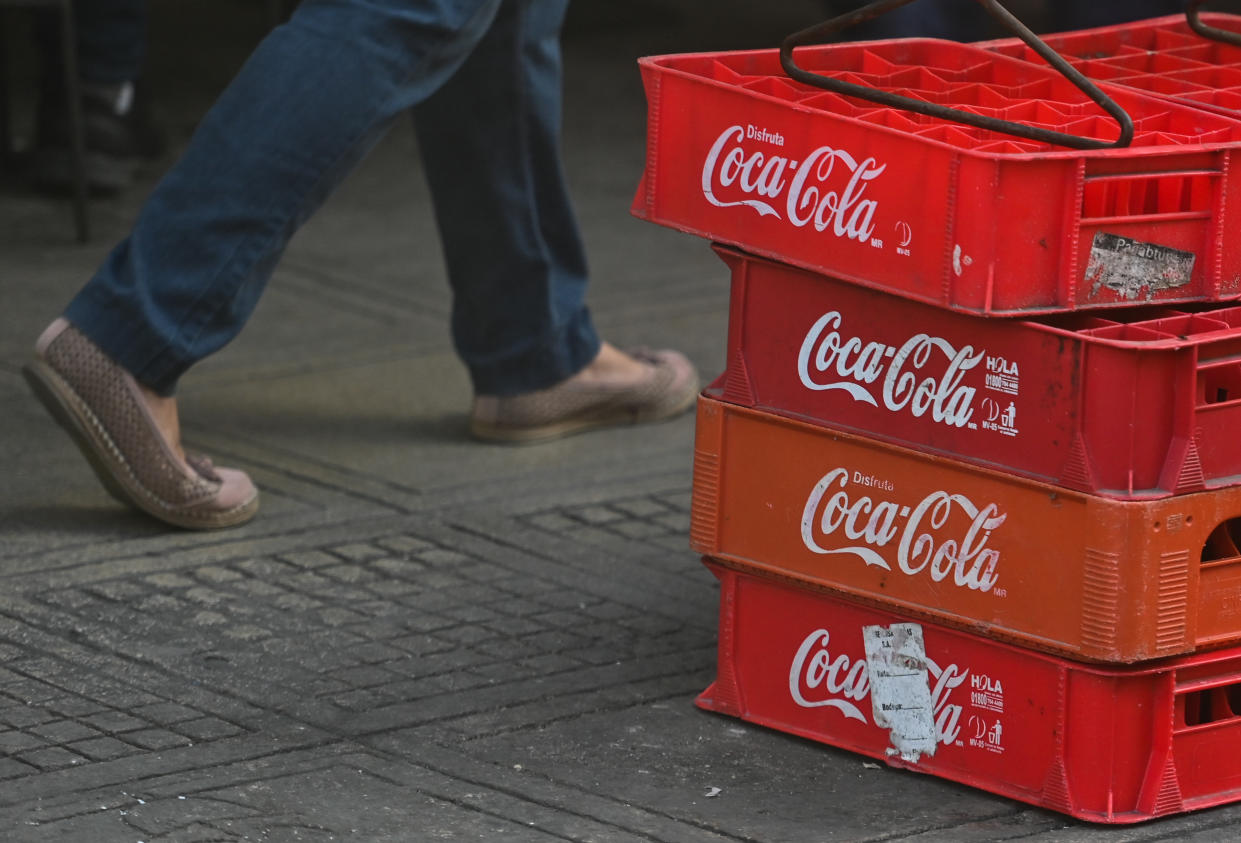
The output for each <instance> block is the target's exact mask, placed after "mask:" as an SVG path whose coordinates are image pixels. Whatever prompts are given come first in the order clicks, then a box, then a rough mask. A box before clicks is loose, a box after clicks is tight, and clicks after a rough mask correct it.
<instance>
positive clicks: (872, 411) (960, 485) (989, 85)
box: [634, 16, 1241, 822]
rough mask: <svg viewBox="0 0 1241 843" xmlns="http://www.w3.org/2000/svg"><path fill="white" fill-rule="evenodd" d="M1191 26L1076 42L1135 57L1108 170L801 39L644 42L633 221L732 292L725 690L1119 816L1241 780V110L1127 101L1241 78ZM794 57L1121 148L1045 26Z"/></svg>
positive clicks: (705, 470) (714, 470) (1097, 160)
mask: <svg viewBox="0 0 1241 843" xmlns="http://www.w3.org/2000/svg"><path fill="white" fill-rule="evenodd" d="M1212 17H1213V18H1215V17H1217V16H1212ZM1218 18H1219V20H1217V21H1216V22H1217V23H1222V25H1226V26H1232V27H1233V28H1237V29H1241V21H1238V22H1236V23H1234V21H1236V20H1237V19H1234V18H1231V17H1229V16H1218ZM1184 24H1185V21H1184V19H1183V18H1165V19H1157V20H1154V21H1147V22H1142V23H1139V24H1135V25H1131V26H1127V27H1118V28H1113V29H1111V30H1097V31H1091V32H1088V33H1069V34H1066V35H1064V36H1061V37H1059V39H1058V40H1053V41H1052V46H1053V47H1055V48H1057V49H1058V50H1059V51H1061V52H1062V53H1064V54H1066V55H1070V56H1072V55H1075V52H1074V51H1075V50H1076V55H1080V56H1098V55H1110V56H1112V57H1113V60H1114V61H1115V62H1116V63H1117V64H1118V66H1119V67H1121V68H1123V70H1124V72H1126V73H1128V74H1129V76H1128V77H1126V78H1125V79H1123V80H1122V81H1123V82H1124V83H1125V86H1115V87H1108V88H1107V92H1108V94H1109V96H1111V97H1112V98H1113V99H1114V100H1115V101H1116V102H1117V103H1118V104H1119V105H1120V106H1121V107H1123V108H1124V109H1125V111H1126V112H1127V113H1128V114H1129V115H1130V116H1131V117H1132V119H1133V121H1134V126H1135V135H1134V140H1133V143H1132V144H1131V145H1130V146H1128V147H1125V148H1120V149H1105V150H1097V151H1086V152H1083V151H1075V150H1071V149H1066V148H1063V147H1058V146H1051V145H1049V144H1046V143H1037V142H1031V141H1027V140H1022V139H1019V138H1013V137H1008V136H1005V135H1002V134H999V133H996V132H989V131H983V130H977V129H973V128H970V127H968V126H964V125H957V124H953V123H948V122H945V121H942V120H934V119H928V118H921V117H918V116H916V115H912V114H908V113H905V112H901V111H897V110H894V109H891V108H884V107H876V106H874V105H871V104H869V103H865V102H862V101H860V100H857V99H853V98H848V97H844V96H840V95H838V94H834V93H828V92H824V91H821V90H818V89H815V88H812V87H809V86H805V85H800V84H798V83H796V82H793V81H792V80H790V79H788V78H787V76H785V74H784V73H783V72H782V70H781V68H780V65H779V62H778V57H777V56H776V54H775V51H754V52H743V53H726V54H694V55H682V56H662V57H656V58H652V59H646V60H643V62H642V64H641V66H642V71H643V76H644V81H645V84H646V87H647V94H648V101H649V103H650V117H649V123H648V160H647V169H646V172H645V175H644V179H643V183H642V185H641V186H640V188H639V191H638V195H637V198H636V200H635V205H634V212H635V213H636V214H637V215H638V216H641V217H643V218H646V219H650V220H652V221H655V222H659V223H661V224H665V225H670V226H673V227H675V228H678V229H681V230H684V231H689V232H692V233H695V234H699V235H702V236H704V237H707V238H710V239H711V240H713V241H715V242H716V244H717V245H715V247H714V248H715V249H716V251H717V252H718V253H719V255H720V257H721V258H722V259H723V260H724V262H725V263H726V264H727V266H728V268H729V271H730V275H731V304H730V317H729V326H728V359H727V366H726V370H725V373H724V375H723V376H722V377H721V378H720V379H719V380H717V381H716V382H715V383H714V384H713V385H712V386H711V387H709V388H708V389H707V390H706V391H705V392H704V393H703V395H702V397H701V399H700V401H699V408H698V428H697V437H696V445H695V462H694V490H693V518H692V534H691V543H692V546H693V547H694V548H695V549H696V550H698V551H700V552H701V553H702V554H704V557H705V561H706V563H707V564H708V566H709V567H710V568H711V569H712V571H713V572H714V573H715V574H716V576H717V577H718V578H719V580H720V582H721V609H720V630H719V638H720V644H719V659H718V661H719V664H718V678H717V680H716V682H715V683H714V684H713V685H712V686H711V687H710V688H709V689H707V691H705V692H704V693H703V695H702V696H701V697H700V699H699V703H700V705H702V706H703V707H705V708H708V709H711V710H715V711H719V712H723V713H727V714H731V715H735V716H739V717H742V718H745V719H746V720H749V721H752V722H755V723H760V724H764V725H767V726H771V727H774V728H777V729H780V730H783V731H786V732H790V733H793V734H797V735H802V736H805V737H808V738H812V739H815V740H819V741H823V742H826V743H829V744H832V745H835V746H840V747H844V748H847V749H851V750H854V751H857V752H860V753H864V754H867V755H871V756H875V757H879V758H884V759H885V760H887V761H888V763H890V764H893V765H896V766H903V767H908V768H911V769H914V770H918V771H922V772H927V773H932V774H935V775H939V776H943V777H946V778H950V779H953V780H957V781H961V782H964V783H967V784H971V785H974V786H977V787H980V788H983V789H986V790H989V791H993V792H996V793H1001V794H1004V795H1007V796H1010V797H1013V798H1016V799H1021V800H1024V801H1028V802H1031V803H1034V804H1038V805H1042V806H1044V807H1048V808H1052V809H1056V810H1060V811H1063V812H1065V813H1068V814H1072V815H1074V816H1077V817H1081V818H1084V819H1090V820H1094V821H1100V822H1133V821H1137V820H1143V819H1149V818H1151V817H1155V816H1160V815H1164V814H1169V813H1174V812H1179V811H1186V810H1193V809H1196V808H1201V807H1207V806H1209V805H1215V804H1220V803H1222V802H1227V801H1232V800H1235V799H1238V798H1241V790H1239V788H1241V551H1239V550H1238V546H1237V543H1238V541H1239V540H1241V485H1238V481H1239V479H1241V436H1238V435H1237V430H1238V425H1239V423H1241V307H1239V306H1236V305H1235V304H1229V303H1228V302H1229V300H1231V299H1235V298H1236V297H1237V296H1238V294H1241V286H1239V285H1241V240H1239V239H1238V238H1236V237H1235V236H1234V237H1229V236H1228V235H1229V232H1234V231H1236V230H1237V223H1236V218H1237V215H1238V213H1241V210H1239V209H1241V204H1239V203H1241V168H1239V167H1238V166H1237V165H1238V164H1241V161H1237V160H1234V158H1235V154H1236V152H1237V150H1241V122H1238V121H1237V120H1236V119H1233V118H1232V117H1229V116H1226V115H1224V114H1222V113H1220V110H1218V109H1217V110H1212V108H1210V103H1208V102H1206V101H1205V97H1204V98H1201V99H1200V100H1199V101H1197V102H1192V101H1185V102H1178V101H1174V100H1170V99H1167V98H1162V99H1161V98H1155V97H1152V96H1150V95H1148V94H1147V93H1140V92H1138V91H1136V90H1133V88H1140V87H1142V85H1141V83H1142V82H1143V81H1147V82H1150V83H1152V84H1153V83H1155V82H1158V83H1159V84H1160V85H1164V84H1166V82H1167V79H1168V73H1169V72H1168V71H1167V69H1166V65H1167V63H1168V62H1174V61H1182V62H1189V63H1194V62H1196V63H1197V64H1198V65H1201V66H1203V67H1206V68H1208V69H1210V68H1218V67H1220V66H1221V65H1223V64H1225V63H1229V62H1230V63H1232V64H1235V65H1236V66H1237V68H1241V48H1231V47H1230V48H1221V47H1220V45H1218V44H1216V45H1207V47H1206V49H1207V51H1208V52H1207V53H1204V47H1203V40H1202V39H1201V38H1200V37H1199V36H1197V35H1195V34H1194V33H1191V32H1189V31H1188V30H1187V29H1186V28H1185V25H1184ZM1101 39H1104V40H1105V39H1111V43H1108V44H1100V43H1099V42H1100V40H1101ZM1143 39H1145V41H1146V42H1147V43H1139V42H1141V41H1142V40H1143ZM988 48H989V49H988ZM802 54H804V55H803V56H802V58H801V61H802V62H803V64H804V65H805V66H808V67H813V68H814V69H815V71H816V72H819V73H824V74H830V75H832V76H835V77H837V78H842V79H846V80H848V81H852V82H855V83H858V84H864V85H867V86H870V87H874V88H881V89H886V90H896V91H899V92H901V93H904V94H907V95H910V96H914V97H919V98H923V99H929V100H938V101H942V102H945V103H949V104H952V105H957V106H961V105H962V104H964V107H967V108H970V109H971V110H975V111H978V112H980V113H985V114H991V115H994V116H997V117H1001V118H1003V119H1009V120H1015V121H1019V122H1023V123H1027V124H1032V125H1040V126H1045V127H1047V128H1050V129H1053V130H1056V131H1063V132H1067V133H1073V134H1079V135H1087V136H1095V137H1107V136H1108V133H1109V132H1110V133H1111V134H1112V136H1114V135H1115V133H1116V129H1115V126H1114V124H1109V123H1108V118H1106V117H1105V116H1101V113H1100V111H1099V108H1098V106H1096V105H1095V104H1094V103H1091V102H1089V101H1088V100H1086V98H1085V97H1084V96H1083V95H1082V94H1081V93H1080V92H1079V91H1078V90H1077V89H1076V88H1074V87H1072V86H1071V85H1069V83H1068V82H1067V81H1066V80H1064V79H1063V78H1062V77H1060V76H1058V75H1057V74H1056V73H1055V72H1053V71H1051V70H1050V69H1049V68H1047V67H1045V66H1039V65H1037V64H1035V63H1033V62H1029V61H1023V60H1022V59H1025V58H1027V56H1025V55H1024V54H1023V47H1022V45H1020V44H1019V43H1017V44H1012V43H996V44H992V45H987V48H984V47H983V46H968V45H961V44H953V43H949V42H941V41H931V40H905V41H889V42H874V43H870V44H837V45H831V46H826V47H821V48H812V49H807V50H804V51H802ZM802 54H799V55H802ZM1135 57H1136V58H1135ZM1090 61H1092V60H1091V59H1086V58H1083V59H1079V60H1077V61H1076V63H1078V64H1079V66H1083V70H1086V71H1087V72H1091V71H1092V70H1093V71H1094V72H1095V73H1096V74H1102V75H1103V76H1104V77H1107V78H1110V77H1115V76H1117V75H1118V73H1120V71H1117V70H1114V69H1113V70H1112V71H1107V68H1100V67H1097V66H1092V67H1086V66H1085V65H1087V64H1089V63H1090ZM1143 62H1145V64H1143ZM1158 62H1163V64H1162V65H1160V66H1158V67H1156V66H1155V65H1156V64H1157V63H1158ZM1097 64H1098V62H1097V61H1096V65H1097ZM1190 69H1191V70H1192V69H1193V68H1192V67H1191V68H1190ZM1234 70H1235V69H1234ZM1238 75H1241V74H1238ZM1187 78H1188V77H1187ZM1135 79H1136V83H1135ZM1126 86H1128V87H1126ZM1199 87H1200V88H1201V89H1203V90H1206V91H1214V92H1215V93H1216V94H1218V95H1220V96H1221V97H1222V96H1224V93H1225V92H1223V91H1221V90H1220V86H1219V85H1218V84H1217V85H1216V86H1215V87H1214V88H1212V87H1211V85H1210V84H1209V83H1203V84H1201V85H1200V86H1199ZM1238 96H1241V92H1238ZM723 243H728V244H733V245H720V244H723ZM737 247H740V248H737Z"/></svg>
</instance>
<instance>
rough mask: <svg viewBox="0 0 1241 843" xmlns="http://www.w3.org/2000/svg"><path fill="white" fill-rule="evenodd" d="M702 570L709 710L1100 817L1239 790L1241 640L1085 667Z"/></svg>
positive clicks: (1134, 814) (1154, 810)
mask: <svg viewBox="0 0 1241 843" xmlns="http://www.w3.org/2000/svg"><path fill="white" fill-rule="evenodd" d="M708 567H710V568H711V569H712V571H714V572H715V574H716V576H717V577H719V579H720V584H721V588H720V628H719V657H718V677H717V679H716V681H715V683H714V684H712V685H711V686H710V687H709V688H707V689H706V691H704V692H703V694H702V695H701V696H700V697H699V698H698V705H700V706H701V707H703V708H705V709H709V710H711V711H715V712H719V713H721V714H727V715H731V716H734V717H740V718H742V719H744V720H747V721H749V722H752V723H756V724H760V725H763V726H768V727H771V728H774V729H779V730H781V731H783V732H788V733H791V734H794V735H799V736H801V737H805V738H809V739H811V740H815V741H820V742H822V743H826V744H831V745H832V746H836V747H841V748H843V749H847V750H851V751H853V752H858V753H862V754H864V755H868V756H871V757H874V758H880V759H883V760H884V761H886V762H887V763H888V764H890V765H892V766H894V767H901V768H906V769H909V770H913V771H915V772H920V773H928V774H931V775H935V776H939V777H942V778H946V779H951V780H953V781H957V782H962V783H964V784H968V785H971V786H973V787H977V788H981V789H983V790H987V791H990V792H992V793H998V794H1001V795H1004V796H1007V797H1010V798H1012V799H1019V800H1022V801H1025V802H1029V803H1032V804H1034V805H1038V806H1041V807H1043V808H1049V809H1051V810H1055V811H1060V812H1062V813H1065V814H1070V815H1072V816H1074V817H1077V818H1080V819H1084V820H1089V821H1093V822H1100V823H1133V822H1139V821H1142V820H1149V819H1151V818H1153V817H1159V816H1165V815H1168V814H1174V813H1180V812H1184V811H1193V810H1197V809H1201V808H1209V807H1212V806H1215V805H1221V804H1224V803H1228V802H1235V801H1237V800H1238V799H1241V648H1237V647H1232V648H1229V649H1226V650H1217V651H1215V652H1212V653H1204V654H1198V655H1193V656H1182V657H1179V658H1176V659H1168V660H1163V661H1160V662H1157V663H1154V664H1146V665H1142V666H1140V667H1129V666H1125V667H1115V666H1113V667H1103V666H1097V665H1086V664H1081V663H1077V662H1072V661H1068V660H1066V659H1062V658H1057V657H1054V656H1050V655H1045V654H1042V653H1038V652H1035V651H1033V650H1029V649H1024V648H1019V647H1012V646H1008V645H1006V644H1003V643H1000V642H996V641H992V640H988V639H986V638H982V637H979V636H976V635H971V634H968V633H965V632H962V631H959V630H954V629H949V628H947V627H943V626H939V625H934V624H922V623H917V622H911V621H910V619H909V618H907V617H902V616H899V615H894V614H891V613H889V612H886V611H879V610H876V609H873V608H870V607H866V606H860V605H856V604H851V603H849V602H847V601H843V600H840V599H838V598H835V597H832V596H830V595H828V594H824V593H818V592H814V591H810V590H807V589H805V588H798V587H796V586H795V585H793V584H790V583H786V582H778V581H775V580H772V579H769V578H765V577H761V576H756V575H753V574H750V573H745V572H740V571H736V570H730V569H727V568H723V567H720V566H719V565H715V564H711V563H708Z"/></svg>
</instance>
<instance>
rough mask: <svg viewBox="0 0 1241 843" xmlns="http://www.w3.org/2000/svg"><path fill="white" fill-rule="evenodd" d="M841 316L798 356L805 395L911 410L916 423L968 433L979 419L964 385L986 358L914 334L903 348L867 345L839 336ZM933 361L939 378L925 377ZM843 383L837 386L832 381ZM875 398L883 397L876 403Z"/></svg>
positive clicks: (832, 315)
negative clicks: (837, 394) (831, 394)
mask: <svg viewBox="0 0 1241 843" xmlns="http://www.w3.org/2000/svg"><path fill="white" fill-rule="evenodd" d="M842 321H843V317H842V316H841V314H840V313H839V312H838V311H835V310H833V311H830V312H828V313H825V314H823V315H822V316H820V317H819V319H818V320H817V321H816V322H815V323H814V324H813V325H811V326H810V330H809V331H807V332H806V338H805V339H804V340H803V341H802V344H801V350H800V351H799V352H798V354H797V375H798V377H799V378H800V379H801V382H802V385H803V386H804V387H806V389H812V390H815V391H822V390H829V389H839V390H843V391H844V392H846V393H848V394H849V395H850V396H852V398H853V399H854V400H855V401H862V402H864V403H866V404H870V405H871V406H872V407H878V406H880V402H881V401H882V402H883V407H884V408H885V409H887V410H890V411H891V412H894V413H896V412H901V411H904V410H908V412H909V413H910V414H911V415H912V416H913V417H914V418H921V417H922V416H924V415H926V414H927V413H928V412H929V413H930V417H931V419H932V420H934V421H936V422H939V423H940V424H946V425H948V426H950V427H964V426H965V425H967V424H968V423H969V421H970V419H971V418H972V417H973V415H974V407H973V401H974V395H975V393H976V390H975V389H974V388H973V387H972V386H966V385H964V384H962V383H961V381H962V380H963V379H964V378H965V374H966V372H968V371H969V370H971V369H973V368H974V367H975V366H977V365H978V364H979V363H980V362H981V361H982V360H983V358H984V357H985V356H986V352H985V351H979V352H975V351H974V347H973V346H970V345H965V346H962V347H961V348H960V349H956V348H953V347H952V344H951V343H949V342H948V341H947V340H944V339H941V338H940V337H933V336H931V335H930V334H915V335H914V336H912V337H910V338H909V339H907V340H906V341H905V342H904V343H903V344H902V345H901V346H900V347H899V348H898V347H895V346H891V345H886V344H885V343H881V342H863V341H862V340H861V339H860V338H859V337H855V336H854V337H844V336H842V335H841V333H840V326H841V323H842ZM933 361H938V362H940V363H941V364H942V369H941V370H940V371H939V372H938V374H926V375H925V376H923V372H925V371H926V370H927V369H928V368H930V367H931V365H932V362H933ZM833 376H834V377H836V378H840V380H833V379H832V378H833ZM876 394H877V396H878V397H876Z"/></svg>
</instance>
